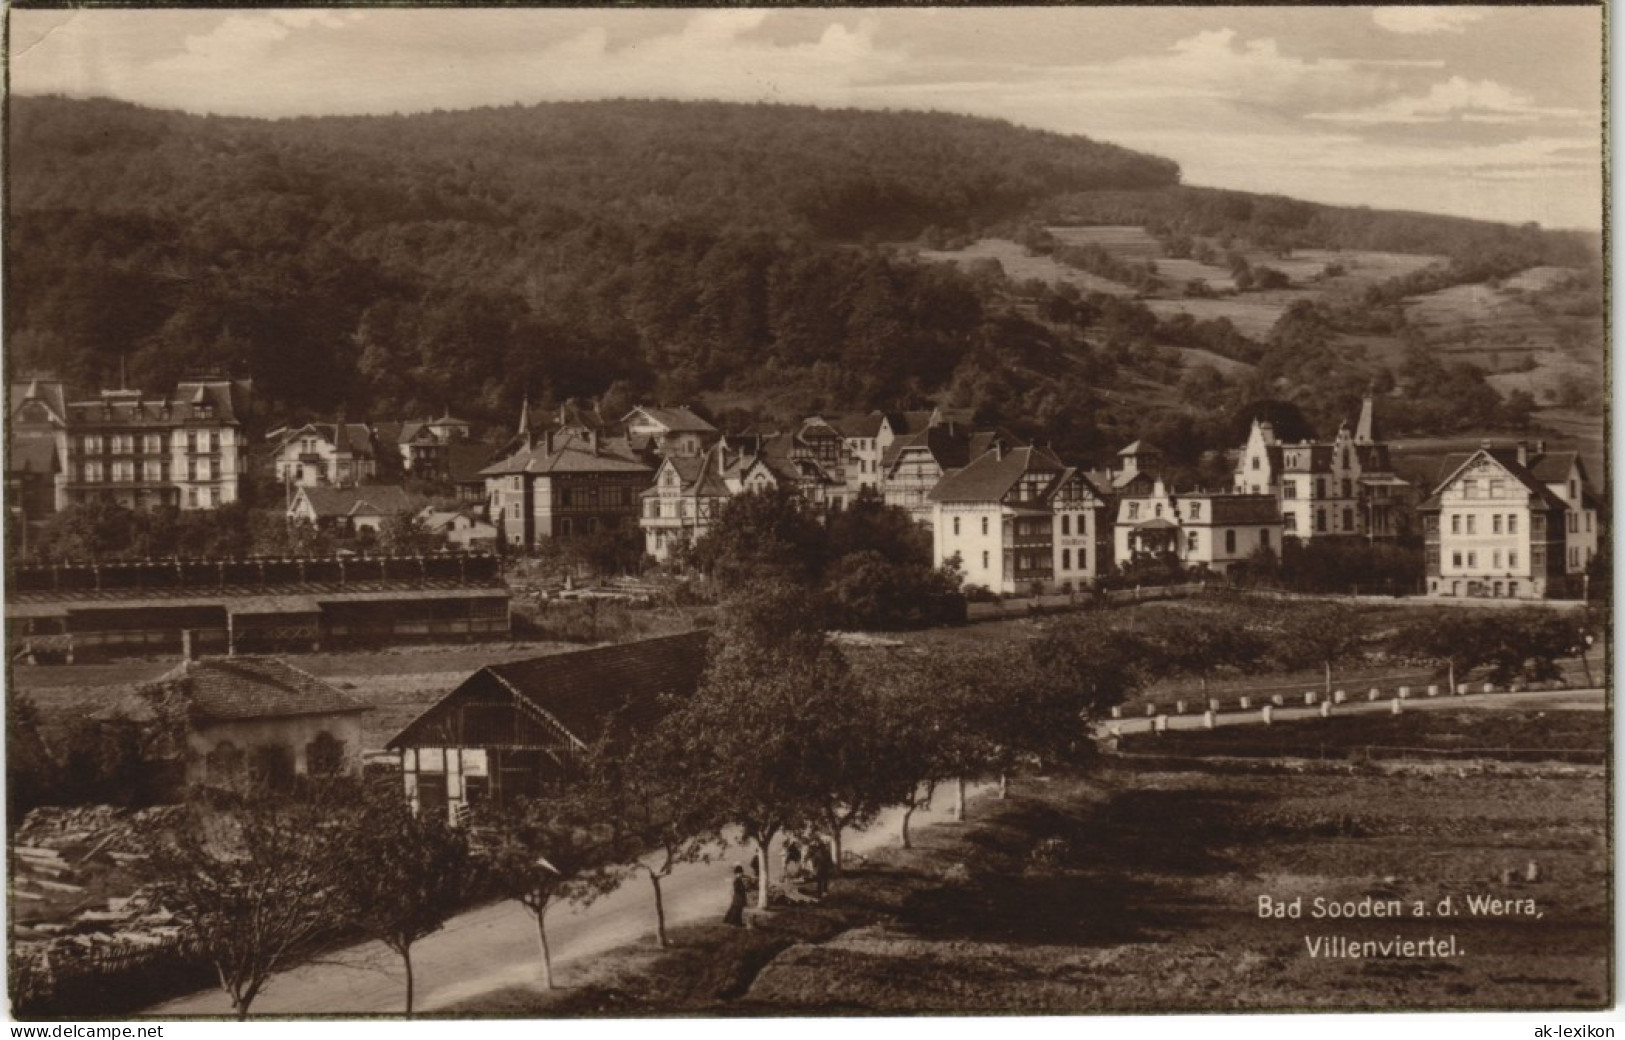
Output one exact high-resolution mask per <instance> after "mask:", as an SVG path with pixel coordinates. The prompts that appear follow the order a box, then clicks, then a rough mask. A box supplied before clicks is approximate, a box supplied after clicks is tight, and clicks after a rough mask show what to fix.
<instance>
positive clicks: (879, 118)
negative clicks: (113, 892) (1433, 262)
mask: <svg viewBox="0 0 1625 1040" xmlns="http://www.w3.org/2000/svg"><path fill="white" fill-rule="evenodd" d="M10 116H11V121H10V134H11V138H10V149H9V152H10V169H9V171H8V172H9V184H10V203H11V225H10V227H9V228H8V236H7V250H8V260H9V264H8V274H9V286H8V287H9V289H10V293H9V298H8V301H7V315H6V316H7V326H8V327H7V330H6V331H7V343H8V351H9V355H10V361H11V364H12V366H13V371H18V370H22V369H51V370H54V371H55V372H56V373H57V374H58V375H60V376H61V377H63V378H66V379H68V380H70V381H71V382H73V383H74V384H75V385H77V386H78V387H81V388H87V389H88V388H94V387H95V386H97V385H98V384H105V383H106V382H108V381H110V380H112V379H115V378H117V373H118V372H119V370H120V365H121V363H122V364H124V365H126V366H127V371H128V375H129V381H130V384H131V385H135V386H142V387H146V388H151V389H157V388H161V387H164V386H168V385H172V384H173V381H174V380H175V379H176V378H178V377H180V376H182V375H186V374H192V373H199V372H203V371H211V370H212V371H229V372H230V373H232V374H234V375H243V376H251V377H252V378H254V379H255V381H256V384H257V387H258V390H259V394H260V399H261V402H262V404H263V405H264V406H265V410H266V411H267V412H268V413H270V414H271V415H274V416H275V417H277V418H278V419H297V418H301V417H304V416H308V415H312V414H319V413H326V412H331V411H333V410H336V409H338V408H340V407H347V408H348V409H349V410H350V414H351V415H352V416H367V417H378V418H382V417H387V416H391V415H395V416H399V415H406V414H413V413H422V412H424V411H428V410H436V411H438V410H439V409H440V408H442V407H451V408H454V409H457V410H459V411H461V412H463V413H464V414H467V415H469V416H471V417H473V418H476V419H479V418H487V419H493V420H497V419H502V420H507V419H511V416H512V415H513V413H514V410H515V409H516V408H517V404H518V402H519V400H520V398H521V396H522V395H524V394H527V393H528V394H530V395H531V396H532V398H533V399H537V398H549V397H551V398H563V397H565V396H571V395H588V394H600V393H603V392H604V391H605V390H606V389H611V388H613V389H614V390H615V395H616V396H619V397H623V398H624V397H626V396H643V397H649V398H658V399H664V400H667V401H679V400H687V399H690V398H691V397H692V395H695V394H698V393H700V392H702V391H716V390H719V389H725V388H726V389H736V390H742V391H746V392H747V394H748V391H749V390H750V388H751V387H753V386H762V385H772V386H774V387H777V388H781V389H782V388H783V387H786V386H789V387H794V388H797V389H798V390H800V391H801V393H800V400H801V402H802V403H804V404H807V405H814V404H816V403H817V402H819V401H823V402H826V403H824V404H822V405H818V406H819V407H831V408H838V409H839V410H845V409H847V408H854V409H855V408H868V407H873V406H890V405H897V404H901V403H906V402H911V401H918V400H919V399H920V398H921V397H922V395H937V394H939V393H941V392H942V391H943V390H944V389H945V388H947V387H949V385H950V384H951V383H952V381H953V379H954V376H955V373H956V370H959V369H960V368H961V367H962V365H963V366H971V367H970V368H967V369H966V371H970V370H971V368H974V370H975V372H976V373H981V374H982V375H985V374H986V372H987V371H988V370H989V368H990V367H998V366H1002V365H1006V364H1008V363H1011V362H1012V359H1014V360H1020V359H1022V358H1024V357H1025V358H1032V359H1038V360H1042V359H1044V358H1047V357H1049V355H1050V353H1051V352H1049V351H1048V350H1047V346H1046V344H1045V343H1044V342H1041V341H1042V340H1043V339H1044V337H1045V336H1046V335H1047V333H1046V332H1045V329H1044V328H1043V327H1041V326H1038V325H1034V324H1032V323H1027V324H1025V325H1023V324H1021V323H1020V322H1015V323H1012V314H1011V312H1010V308H1008V307H1007V306H1005V302H1006V301H1002V300H1001V298H1000V297H1001V292H1002V289H1001V287H1000V286H998V285H997V284H995V283H993V282H989V281H988V280H987V279H985V278H977V277H974V276H972V275H969V274H966V273H962V272H960V271H957V270H955V269H954V268H953V267H950V266H946V265H918V264H915V263H912V262H910V261H909V260H907V259H905V258H903V257H902V256H901V255H900V254H897V253H895V252H894V251H892V250H890V249H888V248H886V247H885V246H884V243H888V242H897V241H903V240H908V239H913V238H916V237H924V238H926V239H930V238H933V237H936V236H941V235H943V234H947V233H951V234H954V235H967V234H969V235H975V234H978V233H980V232H982V231H985V230H987V229H989V228H991V227H994V226H995V225H1002V226H1005V227H1010V226H1014V225H1015V224H1016V223H1017V222H1020V221H1023V220H1028V219H1032V218H1033V217H1034V216H1035V215H1041V214H1043V213H1045V212H1046V210H1048V209H1052V208H1053V207H1055V206H1062V207H1071V208H1078V207H1086V206H1087V204H1088V200H1091V199H1099V200H1110V203H1111V205H1113V206H1122V205H1128V204H1129V203H1125V201H1124V200H1132V199H1135V198H1138V197H1140V196H1142V195H1147V194H1150V195H1155V194H1158V193H1160V194H1162V195H1164V196H1166V197H1168V198H1170V199H1174V200H1176V201H1175V203H1174V204H1176V205H1181V206H1183V205H1186V204H1185V203H1180V202H1178V201H1177V200H1179V199H1184V198H1187V197H1188V198H1190V199H1192V200H1198V201H1201V200H1204V199H1205V196H1200V195H1197V194H1191V195H1189V196H1187V195H1186V194H1185V193H1186V189H1184V188H1181V187H1178V179H1179V170H1178V167H1177V166H1176V165H1175V164H1174V163H1172V162H1170V161H1167V160H1165V159H1160V158H1156V157H1154V156H1148V155H1143V154H1139V153H1136V152H1131V151H1128V150H1126V149H1122V148H1118V147H1115V146H1112V145H1108V144H1102V143H1098V142H1093V141H1089V140H1086V139H1083V138H1078V137H1068V136H1064V135H1059V134H1053V133H1047V132H1039V131H1034V130H1027V129H1021V128H1018V127H1015V126H1012V125H1010V124H1007V123H1002V122H997V121H991V120H984V119H975V118H970V117H964V116H954V115H945V114H935V113H912V112H911V113H903V112H858V111H829V110H821V109H815V108H805V107H790V106H770V105H735V104H723V103H712V102H698V103H695V102H689V103H682V102H666V101H604V102H583V103H568V104H549V105H539V106H529V107H521V106H511V107H507V108H496V109H481V110H475V111H466V112H435V113H428V114H421V115H412V116H393V117H343V118H339V117H329V118H319V119H293V120H279V121H267V120H250V119H238V118H218V117H199V116H190V115H185V114H181V113H175V112H163V111H154V110H150V109H143V108H139V107H137V106H133V105H129V104H124V103H120V102H113V101H104V100H68V99H63V98H26V97H23V98H13V99H12V100H11V107H10ZM1164 204H1166V203H1164ZM1203 204H1207V203H1206V202H1205V201H1204V202H1203ZM1218 204H1220V205H1223V206H1225V207H1228V208H1226V209H1225V210H1224V213H1225V214H1227V216H1226V218H1225V219H1227V220H1232V221H1233V223H1235V225H1236V226H1237V227H1239V228H1241V229H1242V230H1243V231H1244V232H1245V231H1246V230H1247V228H1248V227H1249V226H1250V223H1251V224H1258V223H1259V222H1260V221H1263V222H1266V223H1267V222H1269V221H1272V220H1274V218H1273V217H1272V216H1271V214H1272V213H1274V212H1275V211H1276V210H1275V209H1271V208H1270V207H1269V206H1260V207H1259V209H1258V213H1257V214H1254V213H1252V212H1251V210H1249V212H1248V213H1245V214H1243V213H1241V212H1240V211H1239V210H1237V209H1236V205H1235V203H1234V201H1233V200H1229V199H1226V200H1222V201H1221V203H1218ZM1278 208H1279V207H1276V209H1278ZM1321 209H1324V208H1323V207H1322V208H1321ZM1284 212H1286V213H1287V215H1288V217H1291V216H1292V215H1293V214H1296V213H1298V211H1297V210H1288V211H1284ZM1249 222H1250V223H1249ZM1282 226H1283V227H1286V225H1282ZM1477 227H1479V228H1488V227H1492V225H1477ZM1287 230H1289V231H1290V230H1292V229H1291V228H1290V227H1287ZM1299 230H1301V228H1300V229H1299ZM1531 248H1532V252H1530V254H1529V255H1530V256H1531V257H1533V258H1534V259H1535V260H1536V261H1537V262H1538V261H1539V260H1540V259H1541V256H1540V253H1541V250H1542V249H1544V246H1541V245H1540V243H1538V242H1537V243H1535V244H1534V246H1533V247H1531ZM1439 251H1441V252H1448V251H1450V250H1444V249H1441V250H1439ZM1078 374H1079V373H1078V372H1074V373H1073V375H1078ZM979 378H980V377H979ZM982 381H983V382H985V379H983V380H982ZM962 382H963V380H962Z"/></svg>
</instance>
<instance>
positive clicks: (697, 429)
mask: <svg viewBox="0 0 1625 1040" xmlns="http://www.w3.org/2000/svg"><path fill="white" fill-rule="evenodd" d="M640 413H641V414H642V415H643V416H644V417H645V418H647V419H648V420H649V421H651V422H654V423H658V424H659V425H660V426H662V427H664V428H665V430H666V432H667V433H716V432H717V428H716V427H715V426H712V425H711V424H710V423H708V422H706V421H705V420H704V419H701V418H700V417H699V416H697V415H695V414H694V413H693V412H691V411H689V410H688V409H687V408H657V407H655V406H653V405H638V406H637V407H636V408H634V409H632V410H631V411H630V412H628V413H627V414H626V416H625V417H624V418H623V419H622V420H621V421H622V422H623V423H624V422H630V421H631V420H632V417H633V416H635V415H638V414H640Z"/></svg>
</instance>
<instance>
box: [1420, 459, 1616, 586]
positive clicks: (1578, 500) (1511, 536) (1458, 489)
mask: <svg viewBox="0 0 1625 1040" xmlns="http://www.w3.org/2000/svg"><path fill="white" fill-rule="evenodd" d="M1596 506H1597V503H1596V500H1595V498H1594V497H1593V496H1592V494H1591V491H1590V489H1589V488H1588V487H1587V483H1586V476H1585V469H1584V466H1583V465H1582V463H1581V462H1580V459H1579V456H1578V454H1577V453H1575V452H1552V453H1547V452H1545V451H1544V445H1538V446H1536V447H1535V449H1534V450H1533V451H1532V450H1531V449H1530V446H1528V445H1518V446H1516V447H1492V446H1490V445H1489V444H1488V443H1487V442H1486V443H1485V444H1484V445H1483V446H1481V447H1480V448H1479V450H1478V451H1476V452H1472V453H1468V454H1465V455H1455V456H1451V457H1448V458H1447V459H1446V460H1445V462H1444V475H1443V479H1442V480H1440V482H1439V484H1438V488H1437V490H1435V491H1434V493H1433V495H1432V496H1430V497H1429V498H1428V500H1427V501H1426V502H1424V503H1423V504H1422V506H1421V507H1420V508H1419V510H1418V512H1419V513H1420V514H1421V516H1422V521H1423V544H1424V552H1425V555H1426V565H1427V579H1426V580H1427V588H1426V592H1427V594H1428V595H1429V596H1439V597H1445V598H1453V599H1459V598H1491V599H1499V598H1509V599H1542V598H1566V597H1579V596H1581V595H1584V594H1585V592H1586V588H1585V577H1584V575H1585V571H1586V568H1587V567H1588V566H1589V564H1590V563H1591V561H1592V558H1593V557H1594V556H1595V555H1596V552H1597V546H1598V544H1599V543H1598V539H1599V536H1600V532H1599V530H1598V516H1597V508H1596Z"/></svg>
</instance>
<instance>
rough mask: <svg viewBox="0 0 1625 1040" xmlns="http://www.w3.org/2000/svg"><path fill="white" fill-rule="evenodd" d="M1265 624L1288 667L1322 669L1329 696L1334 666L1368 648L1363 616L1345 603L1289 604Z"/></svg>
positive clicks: (1303, 602) (1279, 656)
mask: <svg viewBox="0 0 1625 1040" xmlns="http://www.w3.org/2000/svg"><path fill="white" fill-rule="evenodd" d="M1266 624H1267V625H1268V628H1269V630H1270V632H1271V635H1272V636H1273V640H1272V641H1273V644H1274V656H1275V657H1276V659H1277V660H1279V661H1280V662H1281V663H1282V664H1283V665H1285V666H1286V667H1287V668H1293V669H1296V668H1313V667H1317V666H1318V667H1320V668H1323V669H1324V670H1325V674H1326V693H1327V694H1328V695H1329V694H1330V693H1331V691H1332V669H1333V668H1334V667H1335V666H1336V665H1338V664H1341V663H1342V662H1344V661H1347V660H1349V659H1351V658H1353V657H1355V656H1356V655H1358V654H1359V653H1360V652H1361V651H1362V650H1363V649H1364V647H1365V641H1366V621H1365V618H1364V616H1363V615H1362V614H1361V613H1360V612H1359V611H1358V610H1357V609H1355V608H1353V607H1350V606H1347V605H1345V604H1342V603H1325V602H1309V601H1299V602H1294V603H1288V604H1285V605H1283V606H1282V607H1281V608H1279V610H1278V611H1277V612H1276V614H1275V617H1274V618H1273V619H1272V621H1270V622H1267V623H1266Z"/></svg>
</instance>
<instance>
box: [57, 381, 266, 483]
mask: <svg viewBox="0 0 1625 1040" xmlns="http://www.w3.org/2000/svg"><path fill="white" fill-rule="evenodd" d="M249 395H250V384H248V383H246V382H243V381H240V380H229V379H205V380H194V381H187V382H182V383H179V384H177V385H176V387H175V392H174V393H173V394H170V395H166V396H163V397H154V396H150V395H147V394H143V393H142V392H141V391H139V390H104V391H102V393H101V395H100V396H99V397H98V398H96V399H94V400H81V401H69V402H68V403H67V404H66V409H65V410H66V415H65V416H64V421H63V423H62V425H61V428H60V429H59V430H58V432H57V446H58V448H57V454H58V456H59V458H60V459H61V460H62V461H61V466H62V468H61V470H60V472H58V473H57V474H56V475H55V485H56V496H55V497H56V507H57V508H58V509H62V508H65V507H67V506H68V505H70V504H73V503H81V502H87V501H90V500H91V499H97V498H100V499H106V500H111V501H114V502H117V503H119V504H120V505H124V506H128V507H131V508H144V507H153V506H173V507H176V508H179V509H214V508H217V507H219V506H223V505H227V504H229V503H232V502H236V501H238V499H239V498H240V497H241V492H242V480H243V475H244V470H245V464H246V460H247V451H246V444H245V436H244V422H245V420H246V418H247V411H248V402H249Z"/></svg>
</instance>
